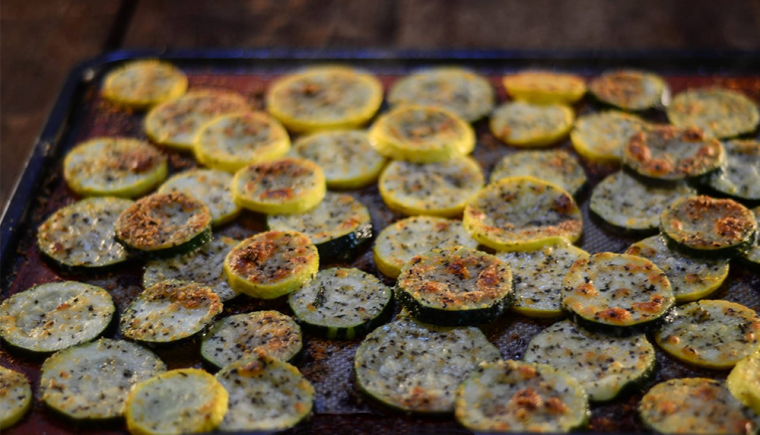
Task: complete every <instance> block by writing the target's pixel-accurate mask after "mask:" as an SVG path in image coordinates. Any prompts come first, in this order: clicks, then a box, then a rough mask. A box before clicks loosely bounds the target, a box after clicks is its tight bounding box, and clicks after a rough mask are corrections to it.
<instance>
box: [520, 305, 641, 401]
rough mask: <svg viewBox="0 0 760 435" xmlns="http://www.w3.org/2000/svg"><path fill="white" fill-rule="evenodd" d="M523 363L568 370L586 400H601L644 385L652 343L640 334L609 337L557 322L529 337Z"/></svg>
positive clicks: (563, 322)
mask: <svg viewBox="0 0 760 435" xmlns="http://www.w3.org/2000/svg"><path fill="white" fill-rule="evenodd" d="M524 359H525V361H526V362H531V363H539V364H547V365H550V366H552V367H554V368H555V369H557V370H561V371H563V372H565V373H572V375H573V377H574V378H575V379H576V380H577V381H578V382H579V383H580V384H581V386H582V387H583V389H584V390H585V391H586V393H587V394H588V397H589V400H591V401H593V402H602V401H607V400H612V399H614V398H616V397H619V396H620V395H621V394H624V393H625V392H627V391H630V390H637V389H639V388H641V387H643V386H644V384H645V383H646V382H647V381H648V380H649V378H650V377H651V375H653V374H654V367H655V353H654V346H652V344H651V343H650V342H649V341H648V340H647V338H646V336H645V335H643V334H640V335H635V336H633V337H612V336H609V335H604V334H597V333H594V332H590V331H587V330H586V329H584V328H581V327H579V326H577V325H576V324H574V323H573V322H571V321H569V320H563V321H561V322H557V323H555V324H553V325H551V326H550V327H548V328H546V329H544V330H543V331H541V332H540V333H538V334H536V335H534V336H533V338H532V339H531V340H530V343H528V349H527V350H526V351H525V356H524Z"/></svg>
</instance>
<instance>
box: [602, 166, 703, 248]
mask: <svg viewBox="0 0 760 435" xmlns="http://www.w3.org/2000/svg"><path fill="white" fill-rule="evenodd" d="M696 193H697V191H696V190H695V189H692V188H691V187H689V185H688V184H686V183H684V182H673V183H661V184H657V185H649V184H646V183H644V182H642V181H640V180H639V179H638V178H636V177H634V176H632V175H630V174H628V173H627V172H626V171H620V172H616V173H614V174H611V175H609V176H607V178H605V179H604V180H602V182H600V183H599V184H597V185H596V187H594V190H593V191H592V192H591V201H590V202H589V209H590V210H591V211H592V212H593V213H595V214H596V215H597V216H599V217H600V218H602V219H603V220H604V221H605V222H607V223H608V224H609V225H611V226H612V227H613V228H614V229H616V230H617V231H620V232H623V233H636V234H647V233H654V232H656V231H657V229H658V228H659V226H660V214H661V213H662V211H663V210H665V209H666V208H667V207H668V205H669V204H670V203H672V202H673V201H675V200H677V199H679V198H684V197H688V196H691V195H695V194H696Z"/></svg>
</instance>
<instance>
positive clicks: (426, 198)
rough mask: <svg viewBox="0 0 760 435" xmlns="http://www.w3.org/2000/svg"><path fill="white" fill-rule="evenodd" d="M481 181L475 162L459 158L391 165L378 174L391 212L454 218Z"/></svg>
mask: <svg viewBox="0 0 760 435" xmlns="http://www.w3.org/2000/svg"><path fill="white" fill-rule="evenodd" d="M484 182H485V180H484V178H483V173H482V172H481V170H480V166H478V164H477V162H475V160H473V159H472V158H470V157H459V158H457V159H454V160H450V161H448V162H441V163H426V164H418V163H411V162H400V161H396V162H391V164H389V165H388V166H387V167H386V168H385V170H384V171H383V173H382V175H380V181H379V182H378V186H379V188H380V196H382V198H383V201H384V202H385V205H387V206H388V208H390V209H391V210H394V211H397V212H399V213H403V214H407V215H418V214H422V215H430V216H441V217H455V216H458V215H460V214H461V213H462V210H463V209H464V206H465V204H467V202H468V201H470V199H472V198H473V197H474V196H475V195H476V194H477V193H478V191H479V190H480V188H481V187H483V184H484Z"/></svg>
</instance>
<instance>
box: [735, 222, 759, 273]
mask: <svg viewBox="0 0 760 435" xmlns="http://www.w3.org/2000/svg"><path fill="white" fill-rule="evenodd" d="M752 213H753V214H754V215H755V221H756V222H757V223H758V225H760V207H756V208H754V209H753V210H752ZM758 234H760V233H755V242H754V243H753V244H752V245H750V247H749V249H747V252H744V253H742V254H741V255H740V256H739V259H740V260H741V261H742V262H744V263H745V264H747V265H748V266H750V267H754V268H758V267H760V235H758Z"/></svg>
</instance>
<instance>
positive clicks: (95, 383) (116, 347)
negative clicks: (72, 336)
mask: <svg viewBox="0 0 760 435" xmlns="http://www.w3.org/2000/svg"><path fill="white" fill-rule="evenodd" d="M165 371H166V365H165V364H164V363H163V361H161V359H159V358H158V357H157V356H156V355H155V354H154V353H153V352H151V351H149V350H147V349H145V348H144V347H142V346H139V345H137V344H134V343H130V342H128V341H121V340H110V339H108V338H101V339H99V340H97V341H93V342H91V343H87V344H82V345H79V346H75V347H70V348H68V349H66V350H62V351H60V352H57V353H55V354H54V355H53V356H51V357H50V358H48V359H47V360H45V363H44V364H43V365H42V375H41V378H40V393H41V395H42V401H43V402H45V405H47V406H48V407H50V408H51V409H53V410H55V411H56V412H58V413H60V414H62V415H64V416H66V417H67V418H69V419H72V420H75V421H77V420H78V421H103V420H110V419H115V418H118V417H121V416H122V415H124V404H125V402H126V401H127V396H128V395H129V392H130V391H131V390H132V387H133V386H134V385H135V384H137V383H138V382H142V381H144V380H146V379H148V378H152V377H153V376H155V375H157V374H159V373H163V372H165Z"/></svg>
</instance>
